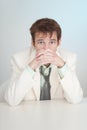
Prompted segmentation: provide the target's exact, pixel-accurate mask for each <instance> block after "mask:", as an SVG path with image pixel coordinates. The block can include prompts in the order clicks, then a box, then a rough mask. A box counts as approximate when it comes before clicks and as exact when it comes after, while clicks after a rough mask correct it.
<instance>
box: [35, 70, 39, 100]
mask: <svg viewBox="0 0 87 130" xmlns="http://www.w3.org/2000/svg"><path fill="white" fill-rule="evenodd" d="M34 81H35V82H34V87H33V90H34V92H35V96H36V99H37V100H39V99H40V73H39V68H38V69H37V70H36V74H35V76H34Z"/></svg>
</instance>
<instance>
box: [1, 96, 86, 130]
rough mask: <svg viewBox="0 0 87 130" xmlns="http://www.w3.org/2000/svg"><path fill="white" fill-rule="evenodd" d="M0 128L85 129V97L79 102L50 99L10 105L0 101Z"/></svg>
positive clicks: (40, 129)
mask: <svg viewBox="0 0 87 130" xmlns="http://www.w3.org/2000/svg"><path fill="white" fill-rule="evenodd" d="M0 130H87V98H85V99H83V101H82V102H81V103H80V104H69V103H67V102H66V101H64V100H58V101H55V100H53V101H52V100H51V101H29V102H24V103H22V104H21V105H19V106H16V107H10V106H9V105H7V104H6V103H0Z"/></svg>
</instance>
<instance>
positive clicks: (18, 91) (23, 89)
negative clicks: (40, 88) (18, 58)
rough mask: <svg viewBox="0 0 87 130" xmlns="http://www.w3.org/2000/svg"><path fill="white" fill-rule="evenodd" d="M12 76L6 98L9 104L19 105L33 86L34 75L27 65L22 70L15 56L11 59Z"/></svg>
mask: <svg viewBox="0 0 87 130" xmlns="http://www.w3.org/2000/svg"><path fill="white" fill-rule="evenodd" d="M11 66H12V76H11V79H10V83H9V85H8V86H7V88H6V90H5V94H4V98H5V100H6V101H7V103H8V104H9V105H12V106H14V105H18V104H19V103H20V102H21V101H22V100H23V98H24V96H25V95H26V93H27V92H28V91H29V90H30V89H31V88H32V86H33V82H34V80H33V77H32V76H31V74H30V73H29V71H28V70H27V68H26V67H25V69H23V70H20V68H19V67H18V66H17V64H16V62H15V60H14V58H12V59H11Z"/></svg>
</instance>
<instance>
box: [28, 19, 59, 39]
mask: <svg viewBox="0 0 87 130" xmlns="http://www.w3.org/2000/svg"><path fill="white" fill-rule="evenodd" d="M54 31H55V32H56V33H57V39H58V40H60V38H61V27H60V25H59V24H58V23H57V22H56V21H55V20H54V19H49V18H42V19H39V20H37V21H36V22H35V23H33V24H32V26H31V27H30V33H31V36H32V40H33V42H35V34H36V33H37V32H42V33H50V35H51V36H52V33H53V32H54Z"/></svg>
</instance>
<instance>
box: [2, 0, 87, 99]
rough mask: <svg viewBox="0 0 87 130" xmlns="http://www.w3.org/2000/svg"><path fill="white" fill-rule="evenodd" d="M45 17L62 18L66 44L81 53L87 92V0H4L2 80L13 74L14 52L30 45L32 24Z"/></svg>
mask: <svg viewBox="0 0 87 130" xmlns="http://www.w3.org/2000/svg"><path fill="white" fill-rule="evenodd" d="M42 17H49V18H54V19H55V20H56V21H57V22H59V24H60V25H61V27H62V31H63V36H62V47H63V48H66V49H68V50H70V51H74V52H76V53H77V58H78V60H77V75H78V78H79V80H80V83H81V85H82V88H83V90H84V95H85V96H87V79H86V78H87V0H0V84H1V83H3V82H4V81H5V80H7V79H8V78H9V77H10V75H11V70H10V58H11V55H12V54H14V53H15V52H17V51H20V50H22V49H25V48H26V47H28V46H29V45H30V34H29V27H30V26H31V24H32V23H33V22H34V21H35V20H37V19H38V18H42Z"/></svg>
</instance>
